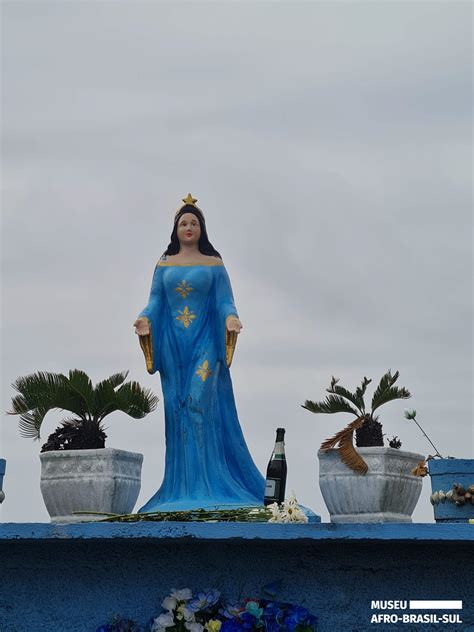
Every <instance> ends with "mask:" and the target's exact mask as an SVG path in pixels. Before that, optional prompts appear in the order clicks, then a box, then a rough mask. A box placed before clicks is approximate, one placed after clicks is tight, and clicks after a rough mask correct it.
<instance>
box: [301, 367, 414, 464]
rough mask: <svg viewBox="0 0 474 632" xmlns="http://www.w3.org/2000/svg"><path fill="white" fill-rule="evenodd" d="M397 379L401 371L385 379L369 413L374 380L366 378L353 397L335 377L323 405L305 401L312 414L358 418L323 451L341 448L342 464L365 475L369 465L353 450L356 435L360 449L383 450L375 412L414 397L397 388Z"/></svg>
mask: <svg viewBox="0 0 474 632" xmlns="http://www.w3.org/2000/svg"><path fill="white" fill-rule="evenodd" d="M398 377H399V373H398V371H396V372H395V373H394V374H393V375H392V373H391V371H390V370H389V371H387V373H385V375H383V376H382V378H381V380H380V383H379V385H378V386H377V388H376V389H375V391H374V394H373V397H372V403H371V410H370V412H367V408H366V404H365V400H364V396H365V392H366V390H367V386H368V385H369V384H370V383H371V382H372V380H371V379H370V380H369V379H367V378H366V377H364V379H363V380H362V384H361V386H359V387H357V388H356V390H355V392H354V393H352V392H351V391H349V390H348V389H346V388H344V387H343V386H339V384H338V382H339V379H338V378H335V377H333V378H332V379H331V384H330V386H329V388H327V389H326V391H327V392H328V393H330V394H329V395H328V396H327V397H326V399H325V400H324V401H322V402H313V401H311V400H306V401H305V403H304V404H303V408H306V410H309V411H311V412H312V413H328V414H334V413H351V414H353V415H355V417H356V419H355V420H354V421H353V422H351V423H350V424H349V425H348V426H346V428H344V430H341V431H340V432H338V433H336V434H335V435H334V436H333V437H331V438H330V439H327V440H326V441H324V442H323V443H322V444H321V450H330V449H331V448H335V447H336V446H338V449H339V454H340V456H341V459H342V461H343V462H344V463H345V464H346V465H347V466H348V467H350V468H351V469H353V470H354V471H356V472H360V473H362V474H365V473H366V472H367V464H366V463H365V461H364V460H363V459H362V457H361V456H360V455H359V454H358V453H357V452H356V450H355V449H354V445H353V435H354V431H355V433H356V445H357V446H358V447H368V446H383V433H382V424H381V423H380V422H379V421H378V416H376V415H374V413H375V411H376V410H378V409H379V408H380V406H382V405H383V404H386V403H387V402H390V401H392V400H395V399H408V398H409V397H411V394H410V392H409V391H408V390H407V389H406V388H404V387H403V386H402V387H399V386H394V385H395V382H396V381H397V380H398Z"/></svg>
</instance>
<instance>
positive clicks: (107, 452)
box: [40, 448, 143, 461]
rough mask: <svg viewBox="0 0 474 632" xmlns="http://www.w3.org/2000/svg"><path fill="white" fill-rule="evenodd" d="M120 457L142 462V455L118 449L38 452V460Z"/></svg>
mask: <svg viewBox="0 0 474 632" xmlns="http://www.w3.org/2000/svg"><path fill="white" fill-rule="evenodd" d="M112 455H116V456H122V457H123V458H125V459H126V458H129V459H134V460H136V459H140V460H141V461H143V454H140V452H130V450H119V449H118V448H95V449H92V450H49V451H48V452H40V459H41V460H44V459H48V458H52V459H60V458H64V457H69V458H72V457H75V456H83V457H87V456H91V457H92V456H112Z"/></svg>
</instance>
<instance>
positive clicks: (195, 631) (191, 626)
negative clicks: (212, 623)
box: [184, 622, 204, 632]
mask: <svg viewBox="0 0 474 632" xmlns="http://www.w3.org/2000/svg"><path fill="white" fill-rule="evenodd" d="M184 626H185V628H186V630H189V632H203V630H204V626H203V625H201V624H200V623H187V622H186V623H185V624H184Z"/></svg>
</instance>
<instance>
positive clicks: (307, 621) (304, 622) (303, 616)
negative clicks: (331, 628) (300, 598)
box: [283, 606, 316, 632]
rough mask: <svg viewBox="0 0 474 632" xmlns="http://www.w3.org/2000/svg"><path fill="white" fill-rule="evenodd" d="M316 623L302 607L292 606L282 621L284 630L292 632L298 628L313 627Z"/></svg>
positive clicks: (314, 618)
mask: <svg viewBox="0 0 474 632" xmlns="http://www.w3.org/2000/svg"><path fill="white" fill-rule="evenodd" d="M315 623H316V617H313V615H311V614H310V613H309V612H308V610H306V608H303V607H302V606H292V607H290V608H288V612H287V614H286V615H285V619H284V621H283V624H284V629H285V630H288V631H289V632H294V630H295V628H297V627H298V626H305V627H313V626H314V624H315Z"/></svg>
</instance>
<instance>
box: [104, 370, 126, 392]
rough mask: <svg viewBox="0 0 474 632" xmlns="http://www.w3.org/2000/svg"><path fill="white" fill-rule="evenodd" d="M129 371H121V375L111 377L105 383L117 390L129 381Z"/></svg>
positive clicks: (115, 374)
mask: <svg viewBox="0 0 474 632" xmlns="http://www.w3.org/2000/svg"><path fill="white" fill-rule="evenodd" d="M127 376H128V371H121V372H120V373H114V374H113V375H111V376H110V377H108V378H107V379H106V380H105V381H106V382H109V384H111V385H112V387H113V388H117V386H120V384H123V383H124V382H125V380H126V379H127Z"/></svg>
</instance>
